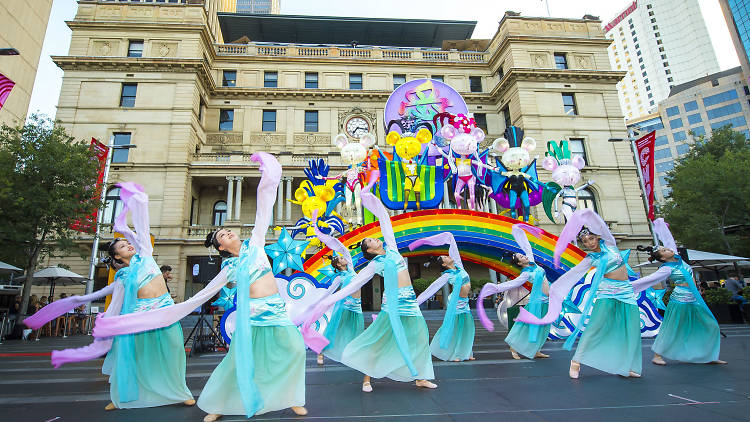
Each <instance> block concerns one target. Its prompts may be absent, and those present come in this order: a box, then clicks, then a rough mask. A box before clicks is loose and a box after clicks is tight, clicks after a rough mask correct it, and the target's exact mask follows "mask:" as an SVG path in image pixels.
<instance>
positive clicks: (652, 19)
mask: <svg viewBox="0 0 750 422" xmlns="http://www.w3.org/2000/svg"><path fill="white" fill-rule="evenodd" d="M648 13H649V16H653V13H654V12H648ZM651 23H656V18H651Z"/></svg>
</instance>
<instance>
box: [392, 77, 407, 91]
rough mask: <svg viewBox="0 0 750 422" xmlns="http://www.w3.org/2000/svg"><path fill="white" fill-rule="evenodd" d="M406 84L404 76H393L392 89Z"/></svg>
mask: <svg viewBox="0 0 750 422" xmlns="http://www.w3.org/2000/svg"><path fill="white" fill-rule="evenodd" d="M405 83H406V75H393V89H396V88H398V87H400V86H401V85H403V84H405Z"/></svg>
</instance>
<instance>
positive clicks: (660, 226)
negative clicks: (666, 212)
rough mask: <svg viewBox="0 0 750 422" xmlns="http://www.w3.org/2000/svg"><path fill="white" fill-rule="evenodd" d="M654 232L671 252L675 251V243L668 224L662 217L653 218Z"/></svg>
mask: <svg viewBox="0 0 750 422" xmlns="http://www.w3.org/2000/svg"><path fill="white" fill-rule="evenodd" d="M654 233H656V237H657V238H659V241H660V242H661V243H662V245H664V247H665V248H667V249H671V250H672V252H674V253H677V243H676V242H675V241H674V236H672V232H671V231H669V225H668V224H667V222H666V221H664V219H663V218H657V219H656V220H654Z"/></svg>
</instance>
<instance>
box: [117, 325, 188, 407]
mask: <svg viewBox="0 0 750 422" xmlns="http://www.w3.org/2000/svg"><path fill="white" fill-rule="evenodd" d="M134 336H135V356H118V355H117V352H116V351H114V350H113V351H111V352H110V353H109V354H108V355H107V358H106V359H105V362H107V361H109V363H110V364H111V365H105V369H107V370H109V371H111V376H110V378H109V383H110V384H109V395H110V398H111V400H112V403H114V404H115V406H116V407H117V408H118V409H134V408H141V407H155V406H164V405H167V404H174V403H182V402H184V401H186V400H191V399H192V398H193V395H192V394H191V393H190V390H189V389H188V387H187V384H185V346H184V344H183V341H184V338H183V336H182V327H181V326H180V323H179V322H176V323H174V324H172V325H170V326H169V327H164V328H159V329H156V330H151V331H144V332H142V333H138V334H135V335H134ZM123 358H124V359H135V367H136V371H137V373H136V382H137V383H138V399H137V400H134V401H129V402H121V401H120V400H119V397H120V395H119V394H118V391H117V377H118V376H119V375H120V374H118V373H117V365H114V362H116V361H117V359H123Z"/></svg>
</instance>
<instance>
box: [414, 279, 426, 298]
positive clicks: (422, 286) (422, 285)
mask: <svg viewBox="0 0 750 422" xmlns="http://www.w3.org/2000/svg"><path fill="white" fill-rule="evenodd" d="M411 286H412V287H413V288H414V293H416V294H417V295H419V294H420V293H422V292H423V291H425V290H427V288H428V287H430V282H429V281H427V280H425V279H423V278H417V279H414V280H412V281H411Z"/></svg>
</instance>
